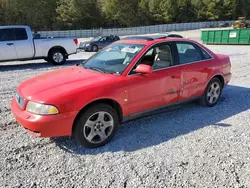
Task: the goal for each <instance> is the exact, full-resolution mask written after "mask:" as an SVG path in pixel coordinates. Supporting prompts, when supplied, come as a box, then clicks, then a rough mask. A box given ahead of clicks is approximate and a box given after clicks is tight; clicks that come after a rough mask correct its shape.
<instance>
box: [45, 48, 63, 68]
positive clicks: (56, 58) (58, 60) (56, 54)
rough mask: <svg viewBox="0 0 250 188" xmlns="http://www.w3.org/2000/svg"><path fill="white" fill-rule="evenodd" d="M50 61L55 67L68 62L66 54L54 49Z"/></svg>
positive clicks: (50, 54) (49, 57)
mask: <svg viewBox="0 0 250 188" xmlns="http://www.w3.org/2000/svg"><path fill="white" fill-rule="evenodd" d="M48 61H49V62H50V63H52V64H53V65H63V64H64V63H65V62H66V54H65V53H64V52H63V50H61V49H53V50H52V51H51V52H50V53H49V56H48Z"/></svg>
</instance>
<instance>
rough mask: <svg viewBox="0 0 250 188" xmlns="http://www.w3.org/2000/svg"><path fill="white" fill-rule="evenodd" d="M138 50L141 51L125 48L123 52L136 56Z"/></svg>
mask: <svg viewBox="0 0 250 188" xmlns="http://www.w3.org/2000/svg"><path fill="white" fill-rule="evenodd" d="M138 50H139V49H138V48H137V47H136V48H123V49H122V50H121V51H122V52H127V53H133V54H134V53H136V52H138Z"/></svg>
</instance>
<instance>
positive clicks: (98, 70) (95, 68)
mask: <svg viewBox="0 0 250 188" xmlns="http://www.w3.org/2000/svg"><path fill="white" fill-rule="evenodd" d="M83 67H84V68H85V69H91V70H94V71H97V72H101V73H105V71H103V70H101V69H98V68H97V67H87V66H83Z"/></svg>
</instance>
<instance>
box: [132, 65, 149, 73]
mask: <svg viewBox="0 0 250 188" xmlns="http://www.w3.org/2000/svg"><path fill="white" fill-rule="evenodd" d="M152 71H153V70H152V67H151V66H149V65H144V64H140V65H138V66H137V67H136V69H135V72H137V73H142V74H150V73H152Z"/></svg>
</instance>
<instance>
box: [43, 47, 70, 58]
mask: <svg viewBox="0 0 250 188" xmlns="http://www.w3.org/2000/svg"><path fill="white" fill-rule="evenodd" d="M57 49H59V50H61V51H62V52H63V53H64V54H65V55H66V57H68V53H67V50H66V49H65V48H64V47H62V46H53V47H51V48H50V49H49V51H48V54H47V57H49V55H50V53H51V52H52V50H57Z"/></svg>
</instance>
